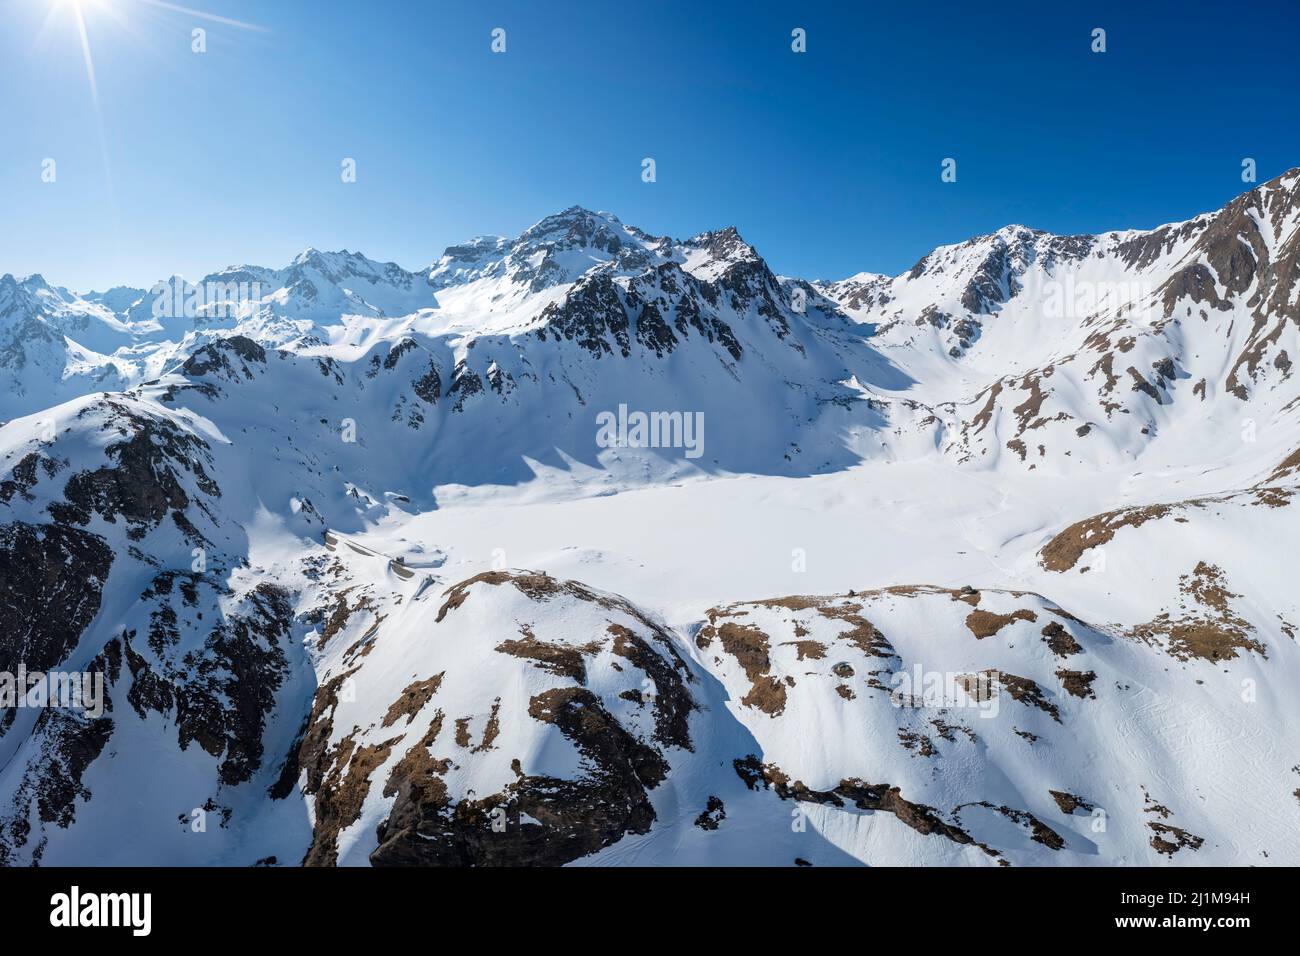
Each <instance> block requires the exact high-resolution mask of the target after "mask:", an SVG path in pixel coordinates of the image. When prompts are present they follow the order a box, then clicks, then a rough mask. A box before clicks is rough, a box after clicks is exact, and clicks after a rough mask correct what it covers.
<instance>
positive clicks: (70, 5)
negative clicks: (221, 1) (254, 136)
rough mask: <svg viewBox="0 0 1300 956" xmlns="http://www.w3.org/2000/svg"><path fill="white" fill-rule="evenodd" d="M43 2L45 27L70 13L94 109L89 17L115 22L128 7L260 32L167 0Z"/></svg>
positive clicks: (96, 88) (96, 98) (96, 87)
mask: <svg viewBox="0 0 1300 956" xmlns="http://www.w3.org/2000/svg"><path fill="white" fill-rule="evenodd" d="M46 3H48V4H49V7H50V11H49V15H48V16H47V18H46V22H47V24H48V22H49V20H50V19H52V18H53V17H54V16H56V15H58V14H61V13H70V14H71V17H72V20H73V23H74V25H75V27H76V33H77V40H78V42H79V43H80V46H81V58H82V60H83V61H84V62H85V65H86V80H87V82H89V84H90V97H91V99H92V101H93V102H94V105H95V109H96V110H98V109H99V85H98V83H97V82H96V81H95V58H94V56H93V55H92V53H91V50H90V31H89V30H88V29H87V27H86V23H87V21H88V19H89V16H90V14H102V13H107V14H111V15H112V16H113V17H114V18H115V19H124V18H125V17H127V16H128V15H129V12H130V11H129V8H130V7H133V6H134V7H153V8H155V9H160V10H165V11H169V12H171V13H174V14H178V15H182V16H186V17H193V18H195V19H199V20H207V21H210V22H213V23H220V24H222V25H224V26H228V27H235V28H237V29H240V30H256V31H261V30H262V28H261V27H259V26H257V25H256V24H253V23H245V22H243V21H242V20H233V19H231V18H230V17H223V16H218V15H217V14H215V13H207V12H205V11H203V10H195V9H193V8H191V7H183V6H181V5H179V4H176V3H168V2H167V0H46Z"/></svg>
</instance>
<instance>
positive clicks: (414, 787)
mask: <svg viewBox="0 0 1300 956" xmlns="http://www.w3.org/2000/svg"><path fill="white" fill-rule="evenodd" d="M439 602H441V603H439ZM322 653H323V655H324V659H325V660H326V661H328V667H327V669H326V671H325V679H324V680H323V682H322V684H321V688H320V690H319V691H318V693H317V696H316V700H315V702H314V704H313V707H312V713H311V716H310V719H309V721H308V724H307V726H306V729H305V732H304V734H303V737H302V740H301V743H300V744H299V745H298V748H297V750H296V751H295V753H294V755H293V756H292V758H291V760H290V762H289V763H288V764H287V766H291V767H294V768H297V770H298V771H299V772H300V773H301V778H302V780H303V791H304V792H305V793H306V794H308V795H309V796H310V797H311V798H312V800H313V803H314V808H315V809H314V816H315V820H316V827H315V833H314V837H313V842H312V846H311V848H310V850H309V852H308V854H307V857H306V862H307V863H308V864H311V865H319V864H333V863H339V862H357V861H358V860H366V859H368V860H369V861H370V862H371V863H374V864H376V865H399V864H434V865H520V864H525V865H557V864H562V863H567V862H570V861H572V860H575V859H578V858H579V857H582V856H585V855H588V854H590V853H593V852H595V851H597V850H599V849H601V848H602V847H605V846H608V845H610V844H612V843H614V842H616V841H617V840H619V839H621V838H622V837H623V836H624V834H625V833H646V832H648V831H649V829H650V827H651V825H652V824H653V823H654V821H655V819H656V814H655V810H654V808H653V806H652V805H651V802H650V799H649V794H650V793H651V792H652V791H653V790H654V789H655V788H656V787H658V786H660V785H661V784H662V783H663V782H664V780H665V779H666V778H667V777H668V775H669V774H670V772H671V770H672V767H673V764H674V762H675V761H676V759H677V757H678V756H680V755H686V754H690V753H691V751H692V747H693V743H692V737H691V725H692V720H693V718H694V714H695V712H696V710H697V709H698V704H697V702H696V700H695V697H694V694H693V690H692V687H693V685H694V684H695V683H696V681H697V680H698V677H697V676H696V674H695V673H694V672H693V670H692V669H691V667H690V665H689V664H688V663H687V661H686V660H685V659H684V658H683V657H682V656H681V655H680V653H679V652H678V649H677V643H676V640H675V638H674V637H673V635H671V634H670V633H669V632H667V631H666V630H665V629H664V628H663V627H662V626H661V625H658V624H656V623H655V622H654V621H653V620H651V619H650V618H648V617H647V616H646V615H645V614H644V613H643V612H641V611H639V610H638V609H636V608H635V607H633V606H632V605H631V604H629V603H628V602H626V601H625V600H623V599H622V598H618V597H616V596H613V595H607V594H602V593H600V592H597V591H593V590H591V589H589V588H587V587H585V586H584V585H581V584H578V583H577V582H573V581H560V580H557V579H554V578H550V577H547V576H546V575H543V574H536V573H520V572H489V573H486V574H481V575H478V576H477V577H474V578H471V579H469V580H467V581H463V582H461V583H460V584H457V585H455V586H454V587H451V588H447V589H445V590H444V591H443V593H442V594H438V593H437V592H435V591H432V590H429V591H425V592H424V596H422V597H421V598H420V600H418V601H415V602H412V603H410V604H409V605H396V604H388V603H387V602H385V601H383V600H382V599H378V598H377V597H375V598H374V599H372V596H371V595H363V596H360V597H352V596H349V597H348V598H346V599H345V602H344V604H343V612H342V613H341V614H340V615H339V616H337V617H335V618H334V619H333V623H332V625H331V628H330V634H329V637H328V642H327V643H326V644H325V645H324V646H323V647H322Z"/></svg>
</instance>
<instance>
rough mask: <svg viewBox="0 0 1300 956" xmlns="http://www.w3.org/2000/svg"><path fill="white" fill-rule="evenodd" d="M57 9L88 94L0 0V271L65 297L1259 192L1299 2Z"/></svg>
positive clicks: (920, 233)
mask: <svg viewBox="0 0 1300 956" xmlns="http://www.w3.org/2000/svg"><path fill="white" fill-rule="evenodd" d="M81 2H82V7H83V8H84V10H85V18H86V23H87V33H88V37H89V42H90V47H91V51H92V55H93V59H94V63H95V70H96V77H97V86H98V94H99V104H100V105H99V110H98V112H97V110H96V108H95V105H94V101H93V100H92V97H91V94H90V89H89V84H88V81H87V77H86V70H85V66H84V64H83V62H82V55H81V49H80V45H79V41H78V35H77V31H76V26H75V16H74V11H73V3H74V0H0V15H2V16H3V18H4V23H5V27H4V29H3V31H0V132H2V135H0V201H2V202H3V208H4V216H3V223H4V227H5V228H4V229H3V230H0V273H4V272H14V273H16V274H18V275H25V274H27V273H30V272H41V273H43V274H44V275H45V276H46V278H48V279H49V280H51V281H54V282H58V283H60V284H65V285H69V286H71V287H73V288H76V289H80V290H83V291H85V290H88V289H90V288H103V287H104V286H106V285H108V284H111V283H118V282H126V283H131V284H135V285H149V284H150V283H152V282H153V281H154V280H155V279H157V278H159V277H161V276H164V275H170V274H172V273H176V272H179V273H182V274H184V275H187V276H189V277H192V278H197V277H199V276H200V275H202V274H204V273H206V272H210V271H213V270H214V269H217V268H220V267H222V266H225V265H229V264H233V263H242V262H255V263H260V264H264V265H282V264H284V263H286V262H287V261H288V260H289V259H290V258H291V257H292V256H293V255H295V254H296V253H297V252H298V251H300V250H301V249H303V248H304V247H306V246H309V245H311V246H316V247H319V248H326V249H337V248H343V247H346V248H348V249H352V250H357V249H359V250H361V251H363V252H365V253H366V254H367V255H369V256H371V257H373V258H377V259H392V260H395V261H397V262H399V263H401V264H402V265H404V266H406V267H408V268H415V267H418V266H422V265H427V264H428V263H429V262H431V261H432V260H433V259H434V258H436V257H437V255H438V254H439V253H440V252H441V251H442V249H443V248H444V247H445V246H447V245H449V244H451V243H453V242H458V241H461V240H463V239H466V238H468V237H470V236H473V235H477V234H482V233H501V234H506V235H514V234H516V233H517V232H519V231H520V230H521V229H523V228H525V227H527V226H528V225H529V224H530V223H532V222H534V221H536V220H537V219H539V218H541V217H542V216H544V215H546V214H547V213H550V212H554V211H557V210H559V209H562V208H564V207H567V206H570V205H572V204H574V203H578V204H581V205H584V206H588V207H590V208H595V209H608V210H610V211H613V212H615V213H617V214H618V215H619V216H620V217H621V218H622V219H623V220H624V221H626V222H629V223H633V224H636V225H639V226H641V227H642V228H645V229H647V230H648V231H650V232H653V233H657V234H658V233H666V234H671V235H674V236H686V235H691V234H694V233H697V232H701V231H704V230H706V229H711V228H719V227H722V226H725V225H732V224H734V225H736V226H737V227H738V228H739V229H740V231H741V234H742V235H743V236H744V237H745V238H746V239H748V240H749V241H750V242H751V243H753V244H754V245H755V246H756V247H757V248H758V249H759V251H760V252H761V253H762V254H763V255H764V256H765V257H766V258H767V259H768V261H769V262H770V263H771V265H772V266H773V268H774V269H776V270H777V271H779V272H783V273H786V274H792V275H802V276H807V277H826V278H837V277H841V276H844V275H848V274H850V273H853V272H857V271H861V270H872V271H883V272H891V273H892V272H897V271H901V270H902V269H904V268H907V267H908V266H910V265H911V264H912V263H913V262H915V261H916V260H917V259H918V258H920V257H921V256H922V255H923V254H924V253H925V252H926V251H928V250H929V249H930V248H931V247H933V246H935V245H937V244H940V243H944V242H953V241H958V240H961V239H964V238H967V237H969V236H971V235H974V234H978V233H983V232H988V231H991V230H993V229H996V228H997V227H998V226H1000V225H1004V224H1006V223H1009V222H1022V223H1026V224H1028V225H1031V226H1035V227H1038V228H1043V229H1048V230H1050V231H1053V232H1087V231H1103V230H1107V229H1111V228H1126V227H1148V226H1153V225H1156V224H1158V223H1161V222H1167V221H1171V220H1177V219H1182V218H1186V217H1188V216H1190V215H1192V214H1195V213H1196V212H1199V211H1202V210H1204V209H1209V208H1213V207H1216V206H1218V205H1221V204H1222V203H1223V202H1225V201H1226V200H1228V199H1230V198H1231V197H1232V196H1234V195H1236V194H1237V193H1239V192H1241V191H1243V190H1244V189H1246V188H1248V186H1247V185H1245V184H1243V183H1242V181H1241V161H1242V159H1243V157H1252V158H1254V159H1255V160H1256V161H1257V163H1258V169H1259V181H1260V182H1263V181H1264V180H1266V179H1269V178H1271V177H1273V176H1275V175H1277V174H1278V173H1280V172H1282V171H1283V170H1285V169H1287V168H1290V167H1292V166H1296V165H1300V122H1297V108H1296V107H1297V102H1298V94H1300V66H1297V62H1298V60H1300V58H1297V57H1296V56H1295V45H1296V37H1297V36H1300V5H1297V4H1296V3H1295V2H1294V0H1277V2H1266V0H1240V2H1236V3H1232V4H1227V3H1223V4H1208V3H1160V2H1157V3H1135V2H1129V3H1087V4H1085V3H1077V4H1074V3H1061V2H1041V0H1040V2H1036V3H1003V4H975V3H946V2H933V0H932V2H926V3H915V4H913V3H897V2H893V3H879V4H877V3H857V4H848V3H845V4H816V3H779V4H778V3H761V2H749V3H730V2H708V3H703V2H699V0H694V2H676V0H655V2H648V3H611V2H608V0H606V2H602V3H585V2H577V0H570V2H553V3H544V2H541V0H533V2H527V3H499V4H492V3H485V2H474V3H468V2H467V3H441V2H435V0H421V2H415V0H411V2H406V0H367V2H356V0H346V2H345V0H314V2H305V0H274V2H269V0H264V2H249V0H188V2H186V3H184V5H185V6H189V7H192V8H194V9H198V10H202V11H205V12H208V13H211V14H216V15H220V16H224V17H229V18H235V19H239V20H243V21H248V22H251V23H256V24H258V25H260V26H261V27H262V28H263V30H261V31H249V30H242V29H237V28H233V27H227V26H224V25H222V24H219V23H216V22H213V21H205V20H202V19H198V18H196V17H195V16H194V15H192V14H190V13H182V12H178V11H175V10H167V9H163V8H161V7H159V6H156V5H154V4H153V3H150V2H147V0H81ZM51 7H55V8H56V9H54V10H53V12H51V9H50V8H51ZM47 17H48V21H49V22H48V23H45V26H44V28H42V24H43V23H44V22H45V21H46V20H47ZM195 26H203V27H206V28H207V30H208V36H207V45H208V52H207V53H205V54H201V55H200V54H195V53H192V52H191V49H190V47H191V32H190V31H191V29H192V28H193V27H195ZM494 27H502V28H504V29H505V30H506V42H507V52H506V53H504V54H493V53H492V52H491V50H490V46H489V45H490V42H491V37H490V32H491V30H492V29H493V28H494ZM794 27H802V28H804V29H805V30H806V31H807V38H808V41H807V42H808V52H807V53H805V54H795V53H793V52H791V49H790V31H791V29H793V28H794ZM1094 27H1103V28H1105V29H1106V30H1107V47H1108V49H1107V52H1106V53H1104V54H1094V53H1092V52H1091V50H1090V43H1091V36H1090V34H1091V31H1092V29H1093V28H1094ZM101 131H102V134H101ZM647 156H650V157H653V158H654V159H655V161H656V165H657V181H656V182H654V183H644V182H642V181H641V161H642V159H643V158H644V157H647ZM345 157H353V158H355V159H356V162H357V182H356V183H350V184H345V183H343V182H341V179H340V163H341V162H342V160H343V159H344V158H345ZM945 157H953V158H955V159H956V160H957V182H955V183H942V182H941V181H940V175H939V174H940V163H941V161H942V160H943V159H944V158H945ZM45 158H53V159H55V160H56V162H57V164H58V165H57V181H56V182H55V183H52V184H47V183H42V182H41V163H42V161H43V160H44V159H45Z"/></svg>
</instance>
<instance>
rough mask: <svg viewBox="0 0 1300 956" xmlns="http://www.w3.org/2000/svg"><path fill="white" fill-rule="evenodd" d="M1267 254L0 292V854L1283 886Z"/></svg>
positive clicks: (572, 225) (1206, 233)
mask: <svg viewBox="0 0 1300 956" xmlns="http://www.w3.org/2000/svg"><path fill="white" fill-rule="evenodd" d="M1298 251H1300V171H1292V172H1290V173H1288V174H1286V175H1285V176H1282V177H1280V178H1278V179H1276V180H1273V181H1272V182H1270V183H1267V184H1264V185H1262V186H1260V187H1259V188H1257V189H1255V190H1252V191H1251V192H1249V193H1246V194H1244V195H1243V196H1241V197H1239V198H1238V199H1236V200H1234V201H1233V202H1232V203H1230V204H1229V205H1228V206H1226V207H1224V208H1223V209H1222V210H1218V211H1216V212H1212V213H1206V214H1204V215H1201V216H1198V217H1196V218H1194V219H1192V220H1189V221H1188V222H1186V223H1179V224H1174V225H1168V226H1162V227H1159V228H1157V229H1153V230H1148V231H1128V232H1121V233H1107V234H1104V235H1100V236H1073V237H1059V236H1052V235H1048V234H1046V233H1042V232H1038V231H1035V230H1032V229H1029V228H1026V227H1022V226H1009V227H1006V228H1004V229H1001V230H999V231H998V232H996V233H994V234H992V235H989V236H984V237H978V238H976V239H972V240H969V241H967V242H964V243H960V244H958V245H952V246H943V247H940V248H938V249H936V250H934V251H933V252H931V253H930V254H929V255H927V256H925V257H924V258H923V259H922V260H921V261H920V262H918V263H917V265H916V266H915V267H914V268H913V269H911V270H910V271H908V272H906V273H904V274H902V275H900V276H896V277H892V278H891V277H888V276H881V275H875V274H870V273H861V274H859V275H856V276H854V277H852V278H850V279H846V280H843V281H840V282H821V281H807V280H803V279H795V278H788V277H781V276H777V275H775V274H773V273H772V271H771V270H770V269H769V268H768V266H767V264H766V263H765V262H764V260H763V259H762V257H761V256H760V255H759V253H758V252H757V251H756V250H755V249H754V248H753V247H752V246H750V245H749V244H748V243H746V242H745V241H744V240H743V239H742V238H741V236H740V235H739V233H738V232H737V231H736V230H735V229H724V230H720V231H716V232H708V233H704V234H701V235H699V236H696V237H694V238H691V239H686V240H675V239H671V238H667V237H655V236H651V235H649V234H647V233H645V232H643V231H641V230H639V229H637V228H635V227H632V226H628V225H625V224H623V223H621V222H620V221H619V220H618V219H617V218H616V217H614V216H613V215H610V214H608V213H597V212H591V211H588V210H585V209H582V208H579V207H572V208H570V209H566V210H564V211H563V212H561V213H558V214H556V215H554V216H549V217H547V218H546V219H543V220H542V221H541V222H539V223H537V224H536V225H535V226H533V227H532V228H530V229H528V230H526V231H525V232H524V233H522V234H521V235H519V236H518V237H515V238H503V237H486V238H478V239H474V240H471V241H470V242H467V243H464V244H461V245H458V246H453V247H451V248H449V249H447V250H446V251H445V253H444V254H443V255H442V256H441V257H439V258H438V259H437V260H436V261H435V262H434V263H433V264H432V266H431V267H430V268H429V269H427V270H423V271H420V272H409V271H406V270H404V269H402V268H400V267H398V266H396V265H394V264H392V263H378V262H375V261H372V260H370V259H367V258H365V257H364V256H361V255H360V254H358V253H349V252H346V251H345V252H340V253H321V252H317V251H315V250H308V251H307V252H305V253H303V254H302V255H300V256H299V257H298V258H297V259H295V260H294V261H293V262H292V263H291V264H289V265H288V266H287V267H284V268H279V269H275V268H264V267H258V266H240V267H234V268H231V269H227V270H224V271H222V272H218V273H214V274H212V275H210V276H206V277H204V278H203V279H202V280H199V281H198V282H194V283H190V282H187V281H185V280H184V279H182V278H180V277H172V278H170V279H168V280H165V281H163V282H160V283H158V284H157V285H155V286H154V287H153V288H152V289H150V290H141V289H134V288H125V287H123V288H115V289H111V290H109V291H108V292H104V293H91V294H87V295H82V296H78V295H76V294H74V293H72V292H69V291H67V290H65V289H60V288H56V287H53V286H50V285H49V284H48V283H47V282H46V281H45V280H44V279H42V278H41V277H40V276H33V277H30V278H27V279H23V280H18V279H15V278H14V277H12V276H8V275H6V276H4V277H3V278H0V379H2V380H3V385H4V390H3V396H4V397H3V399H0V401H3V404H0V422H3V424H0V633H3V634H5V635H8V636H7V637H4V638H0V657H2V658H3V659H2V660H0V672H2V673H16V672H18V671H19V669H20V668H25V670H26V671H27V672H37V671H39V672H48V671H52V670H59V671H67V672H72V673H76V674H82V673H85V674H99V675H102V680H103V687H104V703H103V713H102V714H98V715H96V714H88V713H81V712H79V711H77V710H75V709H66V708H48V707H40V706H35V704H36V703H37V701H35V700H32V701H28V702H25V703H31V704H32V706H22V707H14V708H9V709H5V710H3V711H2V713H3V715H4V716H3V718H0V861H2V862H5V863H9V864H20V863H33V862H39V863H47V864H58V863H132V864H134V863H186V864H203V863H225V864H243V865H249V864H254V863H264V864H265V863H275V864H282V865H296V864H299V863H307V864H313V865H334V864H342V865H351V864H365V863H371V864H376V865H397V864H409V863H433V864H559V863H571V862H572V863H585V864H596V865H600V864H618V863H654V864H659V863H688V864H710V863H714V864H738V863H762V864H781V865H791V864H796V863H800V864H802V863H811V864H815V865H825V864H840V863H852V862H866V863H884V864H910V863H923V864H930V863H933V864H989V865H1018V864H1064V865H1094V864H1116V863H1162V862H1169V863H1174V864H1182V863H1198V862H1215V863H1227V864H1234V865H1237V864H1268V863H1296V862H1297V861H1300V838H1297V833H1300V828H1298V827H1297V826H1296V824H1297V822H1300V821H1298V820H1297V816H1298V815H1300V798H1298V795H1300V772H1298V771H1297V770H1296V768H1297V767H1298V766H1300V753H1297V752H1296V751H1297V748H1296V747H1295V746H1294V745H1293V744H1292V743H1291V742H1290V740H1289V737H1288V735H1287V733H1286V727H1287V726H1288V724H1289V723H1290V722H1292V721H1293V719H1294V718H1295V717H1296V716H1300V715H1297V714H1294V713H1292V711H1294V709H1295V706H1296V705H1295V703H1294V700H1293V697H1294V695H1292V694H1291V693H1290V692H1289V691H1290V687H1291V684H1292V683H1293V682H1294V679H1295V675H1296V674H1297V670H1298V668H1300V649H1298V648H1297V646H1296V639H1297V638H1296V628H1297V626H1300V597H1297V596H1296V594H1295V591H1294V588H1292V587H1290V586H1289V585H1290V582H1289V579H1288V565H1287V562H1286V560H1285V559H1286V557H1287V556H1288V555H1289V553H1290V551H1291V550H1292V547H1293V546H1292V544H1291V542H1292V541H1293V540H1294V538H1295V533H1296V531H1297V530H1300V529H1298V528H1297V523H1296V520H1295V517H1294V506H1293V501H1294V498H1295V493H1296V485H1297V481H1300V477H1298V476H1300V459H1298V458H1297V454H1298V453H1297V449H1300V391H1298V390H1297V389H1296V387H1295V385H1294V383H1293V379H1292V376H1291V372H1292V368H1291V359H1290V356H1291V355H1292V354H1297V349H1298V348H1300V345H1298V344H1297V342H1296V335H1297V329H1298V328H1300V288H1297V275H1298V274H1300V273H1298V272H1297V258H1298V256H1297V253H1298ZM2 692H3V686H0V693H2ZM122 833H131V834H133V835H134V836H133V838H132V839H131V840H129V841H124V840H122V839H121V834H122Z"/></svg>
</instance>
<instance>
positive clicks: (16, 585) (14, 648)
mask: <svg viewBox="0 0 1300 956" xmlns="http://www.w3.org/2000/svg"><path fill="white" fill-rule="evenodd" d="M112 564H113V552H112V549H111V548H110V547H109V545H108V543H107V542H106V541H105V540H104V539H103V538H101V537H99V536H98V535H94V534H88V533H86V532H84V531H81V530H79V529H76V528H69V527H67V526H64V525H59V524H45V525H32V524H26V523H24V522H13V523H11V524H7V525H3V526H0V634H2V635H3V637H0V670H4V671H9V672H10V673H12V672H14V671H16V670H17V669H18V665H19V663H23V664H26V666H27V667H29V668H31V669H32V670H47V669H49V668H50V667H53V666H54V665H56V664H58V663H61V662H62V661H63V660H64V659H65V658H66V657H67V655H68V654H69V652H70V651H71V650H72V649H73V648H74V647H75V646H76V643H77V640H78V638H80V637H81V632H82V631H84V630H85V628H86V626H87V625H88V624H89V623H90V622H91V620H92V619H93V618H94V616H95V614H96V613H98V611H99V607H100V603H101V601H102V598H103V588H104V582H105V581H106V580H107V579H108V572H109V569H110V568H111V567H112Z"/></svg>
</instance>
